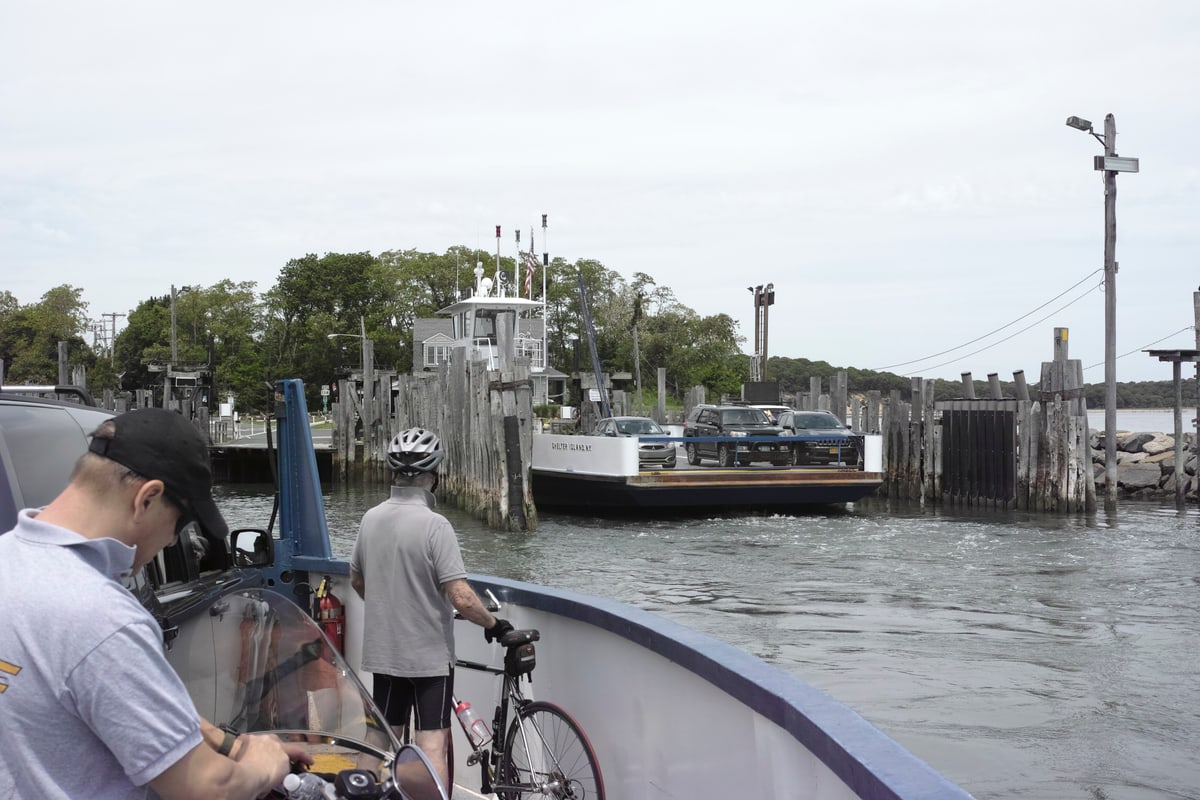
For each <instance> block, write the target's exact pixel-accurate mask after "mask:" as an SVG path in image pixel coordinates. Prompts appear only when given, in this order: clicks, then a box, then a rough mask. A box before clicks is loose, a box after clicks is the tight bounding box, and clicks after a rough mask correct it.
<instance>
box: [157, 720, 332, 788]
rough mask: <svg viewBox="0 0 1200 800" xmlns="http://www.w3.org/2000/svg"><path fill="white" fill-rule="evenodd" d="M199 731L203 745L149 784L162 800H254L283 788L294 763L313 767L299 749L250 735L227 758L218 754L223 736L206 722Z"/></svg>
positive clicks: (274, 739) (241, 737) (267, 737)
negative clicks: (280, 787)
mask: <svg viewBox="0 0 1200 800" xmlns="http://www.w3.org/2000/svg"><path fill="white" fill-rule="evenodd" d="M200 731H201V733H202V734H203V736H204V741H203V742H201V743H200V744H198V745H196V746H195V747H193V748H192V749H191V750H189V751H188V753H187V755H185V756H184V757H183V758H181V759H179V760H178V761H176V762H175V763H174V764H172V765H171V766H169V767H167V769H166V770H165V771H164V772H163V773H162V774H161V775H159V776H158V777H157V778H155V779H154V780H152V781H150V787H151V788H152V789H154V791H155V792H157V793H158V795H159V797H161V798H163V800H207V799H208V798H245V800H251V798H256V797H259V796H260V795H263V794H265V793H266V792H267V791H269V790H270V789H272V788H273V787H275V786H278V785H279V784H280V783H281V782H282V781H283V776H285V775H287V773H288V771H289V769H290V765H291V762H292V761H298V762H301V763H311V761H312V759H311V758H310V757H309V756H308V755H307V754H306V753H305V751H304V748H303V747H302V746H301V745H299V744H294V743H291V744H284V743H283V742H282V741H280V739H279V738H278V737H276V736H271V735H267V734H247V733H244V734H242V735H241V736H239V737H237V741H236V742H235V743H234V745H233V748H232V750H231V751H230V754H229V756H228V757H226V756H223V755H221V754H220V753H218V752H217V749H216V748H217V747H219V746H220V742H221V741H223V740H224V738H225V734H224V732H223V731H221V730H220V729H219V728H216V727H214V726H213V725H211V724H209V723H208V722H207V721H205V720H201V721H200Z"/></svg>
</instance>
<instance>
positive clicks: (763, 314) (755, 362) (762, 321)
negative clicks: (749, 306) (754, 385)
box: [746, 283, 775, 382]
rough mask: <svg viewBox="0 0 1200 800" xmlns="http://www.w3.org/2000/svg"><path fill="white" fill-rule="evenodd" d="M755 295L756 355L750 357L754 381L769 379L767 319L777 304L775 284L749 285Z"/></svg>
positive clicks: (751, 375) (751, 374)
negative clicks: (773, 306) (771, 309)
mask: <svg viewBox="0 0 1200 800" xmlns="http://www.w3.org/2000/svg"><path fill="white" fill-rule="evenodd" d="M746 289H747V290H749V291H750V293H751V294H753V295H754V357H753V358H751V359H750V380H751V381H752V382H757V381H765V380H766V379H767V320H768V313H769V310H770V308H771V306H772V305H774V304H775V284H773V283H768V284H767V285H766V286H765V287H764V286H761V285H759V286H747V287H746Z"/></svg>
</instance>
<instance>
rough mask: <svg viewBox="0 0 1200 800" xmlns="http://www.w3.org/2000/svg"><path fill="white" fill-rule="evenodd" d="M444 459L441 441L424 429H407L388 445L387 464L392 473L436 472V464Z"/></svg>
mask: <svg viewBox="0 0 1200 800" xmlns="http://www.w3.org/2000/svg"><path fill="white" fill-rule="evenodd" d="M445 457H446V451H445V450H443V449H442V440H441V439H439V438H438V436H437V434H436V433H434V432H433V431H427V430H425V429H424V428H409V429H408V430H406V431H403V432H401V433H397V434H396V435H395V437H393V438H392V443H391V444H389V445H388V452H387V463H388V467H389V468H390V469H391V470H392V471H393V472H399V473H400V474H402V475H419V474H421V473H422V472H437V468H438V464H441V463H442V459H443V458H445Z"/></svg>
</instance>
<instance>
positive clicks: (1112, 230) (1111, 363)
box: [1067, 114, 1138, 512]
mask: <svg viewBox="0 0 1200 800" xmlns="http://www.w3.org/2000/svg"><path fill="white" fill-rule="evenodd" d="M1067 126H1068V127H1071V128H1075V129H1076V130H1081V131H1083V132H1084V133H1088V134H1091V135H1092V136H1093V137H1094V138H1095V139H1096V141H1098V142H1100V144H1102V145H1103V146H1104V155H1103V156H1096V158H1095V159H1094V160H1093V167H1094V168H1095V169H1096V170H1097V171H1099V172H1103V173H1104V509H1105V511H1108V512H1112V511H1115V510H1116V507H1117V173H1118V172H1137V171H1138V160H1137V159H1136V158H1121V157H1119V156H1118V155H1117V122H1116V119H1115V118H1114V117H1113V115H1112V114H1108V115H1106V116H1105V117H1104V135H1103V136H1101V135H1100V134H1098V133H1096V132H1095V131H1094V130H1092V123H1091V122H1089V121H1088V120H1086V119H1081V118H1080V117H1067Z"/></svg>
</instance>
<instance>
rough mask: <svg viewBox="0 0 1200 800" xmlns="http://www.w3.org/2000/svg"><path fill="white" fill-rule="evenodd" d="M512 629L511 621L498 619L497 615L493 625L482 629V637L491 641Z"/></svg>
mask: <svg viewBox="0 0 1200 800" xmlns="http://www.w3.org/2000/svg"><path fill="white" fill-rule="evenodd" d="M512 629H513V626H512V623H511V622H509V621H508V620H506V619H500V618H499V617H496V624H495V625H493V626H492V627H490V628H484V629H483V638H484V639H487V640H488V641H489V642H492V641H495V640H496V639H499V638H500V637H501V636H503V635H504V634H506V633H508V632H509V631H511V630H512Z"/></svg>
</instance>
